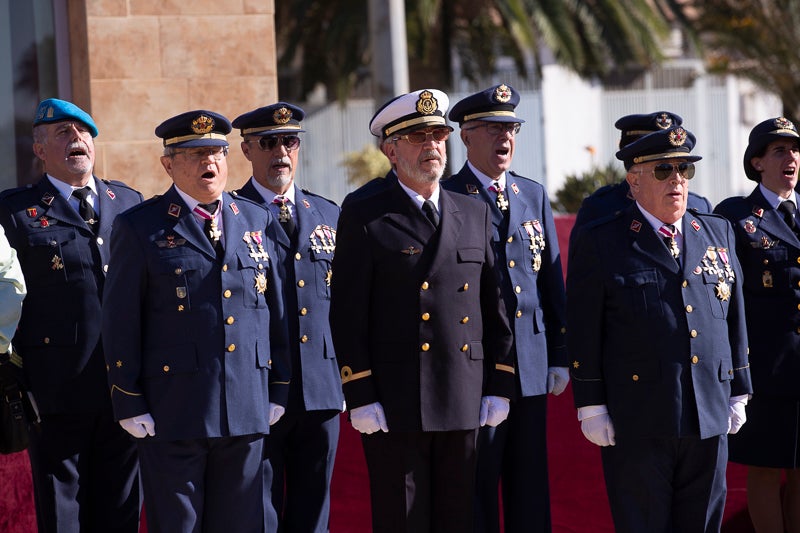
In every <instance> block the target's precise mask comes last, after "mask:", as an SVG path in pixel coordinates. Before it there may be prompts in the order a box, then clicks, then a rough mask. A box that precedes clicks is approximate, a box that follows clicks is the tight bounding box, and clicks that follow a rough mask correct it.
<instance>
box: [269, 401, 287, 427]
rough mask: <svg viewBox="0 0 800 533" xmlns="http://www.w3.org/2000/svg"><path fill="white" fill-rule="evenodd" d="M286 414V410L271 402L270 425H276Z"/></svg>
mask: <svg viewBox="0 0 800 533" xmlns="http://www.w3.org/2000/svg"><path fill="white" fill-rule="evenodd" d="M284 413H286V408H285V407H284V406H282V405H278V404H277V403H272V402H269V425H270V426H271V425H273V424H275V422H277V421H278V420H280V419H281V417H282V416H283V415H284Z"/></svg>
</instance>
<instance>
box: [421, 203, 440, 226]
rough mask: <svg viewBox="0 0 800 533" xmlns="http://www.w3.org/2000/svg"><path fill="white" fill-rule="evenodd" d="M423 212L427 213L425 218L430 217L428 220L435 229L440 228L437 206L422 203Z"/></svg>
mask: <svg viewBox="0 0 800 533" xmlns="http://www.w3.org/2000/svg"><path fill="white" fill-rule="evenodd" d="M422 212H423V213H425V216H426V217H428V220H430V221H431V224H433V227H434V228H438V227H439V211H438V210H437V209H436V206H435V205H433V202H431V201H430V200H425V201H424V202H423V203H422Z"/></svg>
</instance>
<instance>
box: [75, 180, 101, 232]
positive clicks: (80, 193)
mask: <svg viewBox="0 0 800 533" xmlns="http://www.w3.org/2000/svg"><path fill="white" fill-rule="evenodd" d="M91 192H92V190H91V189H90V188H89V187H82V188H80V189H75V190H74V191H72V196H74V197H75V198H77V199H78V213H79V214H80V215H81V218H82V219H83V220H85V221H86V223H87V224H88V225H89V227H90V228H92V231H94V232H95V233H97V229H98V228H99V222H100V217H99V216H98V215H97V212H95V210H94V209H93V208H92V204H90V203H89V200H87V198H88V197H89V194H90V193H91Z"/></svg>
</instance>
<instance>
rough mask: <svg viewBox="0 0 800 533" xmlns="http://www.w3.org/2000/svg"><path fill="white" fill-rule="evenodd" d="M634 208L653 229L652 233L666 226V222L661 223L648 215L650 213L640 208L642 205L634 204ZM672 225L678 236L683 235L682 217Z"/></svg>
mask: <svg viewBox="0 0 800 533" xmlns="http://www.w3.org/2000/svg"><path fill="white" fill-rule="evenodd" d="M636 207H638V208H639V211H641V212H642V215H644V218H645V219H646V220H647V222H648V223H649V224H650V225H651V226H652V227H653V231H658V230H659V229H661V226H663V225H664V224H666V222H662V221H660V220H659V219H657V218H656V217H655V216H654V215H652V214H650V212H648V211H647V210H646V209H645V208H644V207H642V204H640V203H639V202H636ZM672 225H673V226H675V229H676V230H677V231H678V233H679V234H683V217H681V218H679V219H678V220H676V221H675V222H673V223H672Z"/></svg>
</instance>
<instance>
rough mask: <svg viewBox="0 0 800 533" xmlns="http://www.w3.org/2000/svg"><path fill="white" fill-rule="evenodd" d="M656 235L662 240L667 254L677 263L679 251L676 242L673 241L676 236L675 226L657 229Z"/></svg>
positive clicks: (669, 225)
mask: <svg viewBox="0 0 800 533" xmlns="http://www.w3.org/2000/svg"><path fill="white" fill-rule="evenodd" d="M658 233H659V234H660V235H661V237H662V238H663V239H664V244H666V245H667V248H668V249H669V253H671V254H672V257H674V258H675V261H678V257H679V256H680V255H681V251H680V250H679V249H678V242H677V241H676V240H675V235H677V230H676V229H675V226H673V225H672V224H664V225H663V226H661V227H660V228H659V230H658Z"/></svg>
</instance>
